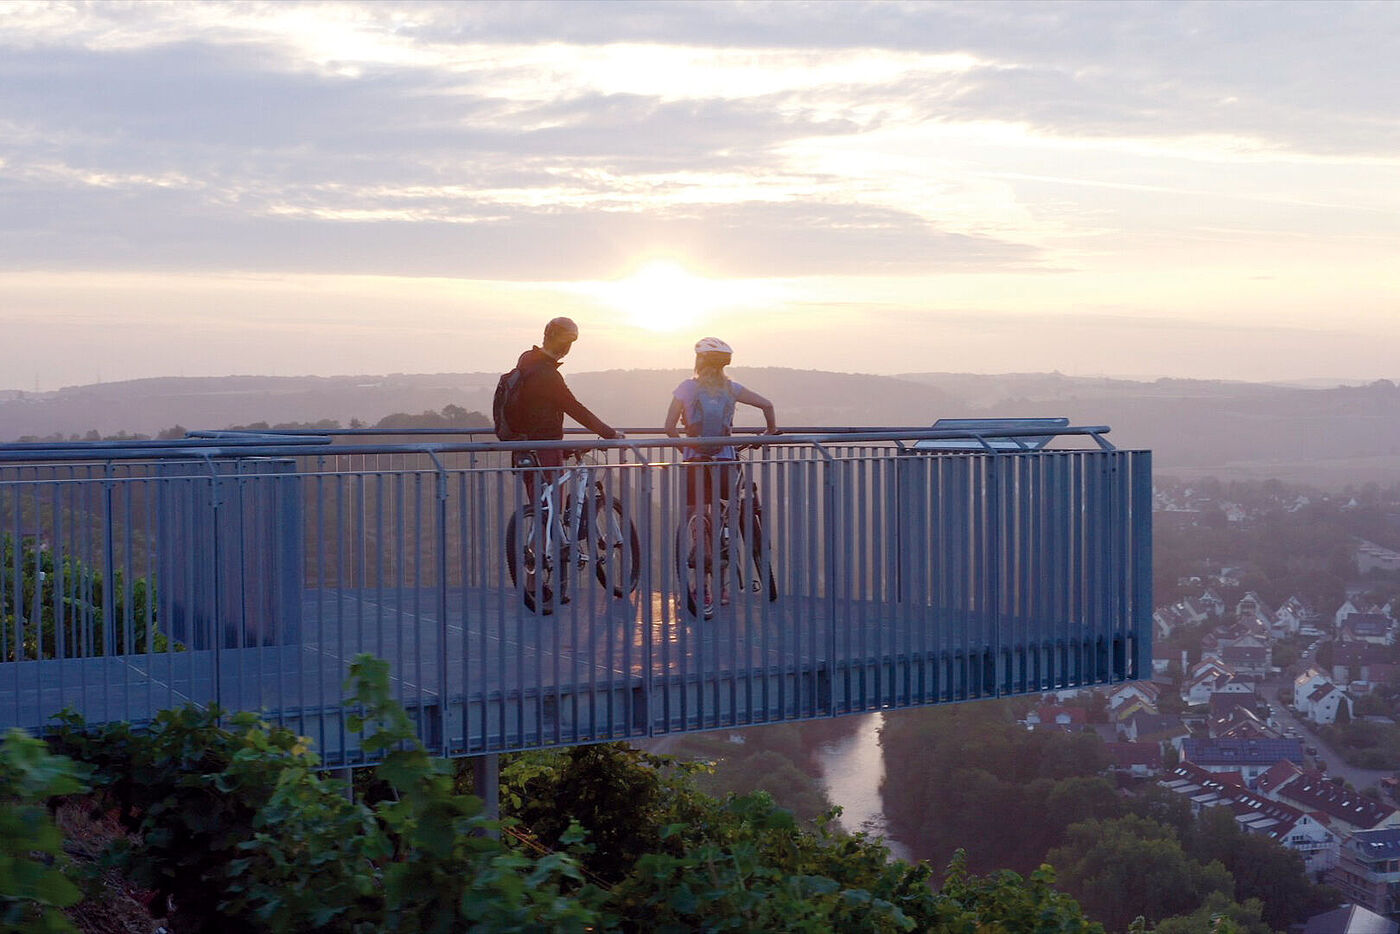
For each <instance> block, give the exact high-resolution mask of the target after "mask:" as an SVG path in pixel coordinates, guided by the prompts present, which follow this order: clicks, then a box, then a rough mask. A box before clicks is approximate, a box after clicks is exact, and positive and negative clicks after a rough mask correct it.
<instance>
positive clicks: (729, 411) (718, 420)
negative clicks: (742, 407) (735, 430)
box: [695, 392, 734, 438]
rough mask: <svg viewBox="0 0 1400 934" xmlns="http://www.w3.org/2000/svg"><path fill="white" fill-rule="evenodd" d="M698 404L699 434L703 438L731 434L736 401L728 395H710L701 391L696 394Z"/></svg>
mask: <svg viewBox="0 0 1400 934" xmlns="http://www.w3.org/2000/svg"><path fill="white" fill-rule="evenodd" d="M695 402H696V406H695V408H696V409H697V410H698V411H696V412H695V414H697V415H699V416H700V418H699V425H697V426H696V427H697V428H698V429H699V431H698V432H697V435H698V436H699V437H702V438H716V437H719V436H720V435H727V434H729V432H730V430H731V428H730V426H731V423H732V421H733V418H734V403H733V400H732V399H730V398H729V397H728V396H727V395H725V396H719V395H710V394H709V393H707V392H701V393H698V394H697V395H696V399H695Z"/></svg>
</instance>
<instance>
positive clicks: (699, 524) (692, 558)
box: [676, 516, 719, 619]
mask: <svg viewBox="0 0 1400 934" xmlns="http://www.w3.org/2000/svg"><path fill="white" fill-rule="evenodd" d="M709 530H710V524H709V523H708V522H705V521H704V520H702V519H701V518H700V517H699V516H691V517H689V518H688V519H686V520H685V521H684V522H682V523H681V525H680V528H678V529H676V576H677V578H678V579H679V580H680V583H681V589H682V590H683V591H684V592H685V608H686V610H687V611H688V612H689V613H690V615H691V616H700V615H703V616H704V617H705V619H711V618H713V617H714V615H715V609H716V605H715V587H716V585H717V584H718V583H719V581H718V580H717V579H716V577H715V574H714V568H715V565H716V564H717V562H716V561H715V560H714V555H713V553H712V552H713V548H712V545H711V542H710V535H709Z"/></svg>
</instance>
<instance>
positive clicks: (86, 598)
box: [0, 535, 168, 661]
mask: <svg viewBox="0 0 1400 934" xmlns="http://www.w3.org/2000/svg"><path fill="white" fill-rule="evenodd" d="M107 594H108V588H107V586H106V584H105V581H104V579H103V574H102V572H101V571H98V570H96V569H94V568H92V567H90V566H88V565H87V564H86V563H85V562H83V561H80V560H79V559H78V558H76V557H74V556H73V555H71V554H64V555H63V556H62V558H61V559H58V560H56V559H55V557H54V553H53V551H52V550H50V549H48V548H46V547H42V546H39V545H37V544H36V543H35V541H34V539H33V538H29V537H24V538H21V540H20V543H19V546H18V553H16V545H15V540H14V538H13V536H10V535H3V536H0V626H3V628H4V631H5V632H9V633H16V634H18V633H21V632H22V633H23V638H22V639H20V638H19V636H18V635H16V638H15V640H14V641H8V642H7V643H6V645H5V647H4V652H3V656H0V661H15V660H17V659H21V658H22V659H39V658H75V657H78V656H84V657H86V656H93V655H105V654H108V652H109V650H110V651H113V652H116V653H124V652H138V651H139V652H151V651H155V652H161V651H165V650H166V648H167V646H168V643H167V640H166V636H165V635H164V633H162V632H160V630H159V628H158V627H157V626H156V624H155V606H154V604H153V602H152V601H153V591H152V588H151V586H150V583H149V582H148V581H147V580H146V579H145V578H137V579H136V580H133V581H131V582H130V586H129V587H128V586H127V582H126V579H125V576H124V574H123V572H122V570H121V569H120V568H117V569H116V572H115V577H114V583H113V587H112V588H111V595H112V596H111V600H112V618H113V620H115V623H116V625H115V627H114V633H113V637H114V641H115V645H114V646H111V647H109V646H107V645H106V644H105V643H106V635H105V632H106V627H105V626H104V625H103V621H104V620H103V615H104V612H105V609H106V607H105V604H106V602H107V599H108V598H107Z"/></svg>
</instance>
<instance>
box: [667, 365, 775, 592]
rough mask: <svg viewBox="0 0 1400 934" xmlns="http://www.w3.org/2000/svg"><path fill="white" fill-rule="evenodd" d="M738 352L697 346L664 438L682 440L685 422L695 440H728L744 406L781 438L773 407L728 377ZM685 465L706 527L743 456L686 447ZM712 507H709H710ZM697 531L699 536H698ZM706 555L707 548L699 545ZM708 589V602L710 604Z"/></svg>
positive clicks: (689, 497) (727, 449) (724, 448)
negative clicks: (759, 414)
mask: <svg viewBox="0 0 1400 934" xmlns="http://www.w3.org/2000/svg"><path fill="white" fill-rule="evenodd" d="M733 356H734V350H733V348H731V347H730V346H729V345H728V344H726V343H725V342H724V341H722V340H720V339H719V338H717V337H702V338H701V339H700V340H699V341H697V342H696V344H695V377H694V378H693V379H688V380H686V381H685V382H683V383H681V384H680V385H679V386H677V387H676V389H675V392H674V393H672V395H671V406H670V408H669V409H667V411H666V434H667V435H669V436H670V437H672V438H679V437H680V432H679V431H678V430H677V424H678V423H679V422H681V421H682V420H683V421H684V422H685V433H686V435H687V436H688V437H691V438H718V437H727V436H729V435H730V434H731V433H732V432H733V427H734V408H735V406H736V405H737V404H738V403H740V402H742V403H744V404H745V405H751V406H754V407H755V408H757V409H761V410H762V411H763V419H764V421H765V422H766V423H767V427H766V429H765V434H770V435H775V434H777V433H778V423H777V420H776V418H775V417H774V414H773V403H771V402H769V401H768V400H767V399H765V398H763V397H762V396H760V395H759V394H758V393H756V392H754V391H753V390H751V389H746V388H745V387H743V386H741V385H740V384H738V383H736V382H734V380H732V379H730V378H729V377H728V376H726V375H725V373H724V368H725V367H726V366H728V365H729V361H730V360H731V359H733ZM682 452H683V455H684V457H685V461H686V463H687V464H688V465H689V466H688V467H687V468H686V472H685V498H686V503H687V504H688V506H689V511H690V515H691V516H695V515H697V514H703V515H705V517H706V523H705V525H706V526H707V527H708V526H709V525H710V523H711V522H712V521H713V519H712V518H711V517H712V516H713V515H717V514H718V513H717V512H716V510H715V507H717V506H718V505H719V504H721V503H724V502H727V501H728V500H729V497H730V493H731V489H732V487H733V483H734V477H735V475H736V474H737V472H738V466H737V465H738V459H739V454H738V451H737V449H736V448H735V447H734V445H732V444H726V445H721V446H715V445H705V447H704V448H703V449H702V448H700V447H685V448H682ZM707 504H708V505H709V508H708V509H707V508H705V507H706V505H707ZM698 531H699V530H698V529H697V534H698ZM697 547H699V548H700V549H701V550H703V545H701V544H700V543H698V542H697ZM708 590H709V588H708V585H707V587H706V591H707V592H706V602H707V603H708V601H709V594H708ZM728 590H729V588H728V584H727V582H726V584H725V586H724V587H723V588H722V595H721V598H720V602H721V603H728V602H729V592H728Z"/></svg>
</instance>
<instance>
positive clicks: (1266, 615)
mask: <svg viewBox="0 0 1400 934" xmlns="http://www.w3.org/2000/svg"><path fill="white" fill-rule="evenodd" d="M1273 616H1274V611H1273V610H1271V609H1269V607H1268V605H1267V604H1265V603H1264V601H1263V600H1261V599H1260V598H1259V595H1258V594H1257V593H1255V592H1254V591H1252V590H1251V591H1249V592H1248V593H1246V594H1245V595H1244V596H1243V597H1241V598H1240V602H1239V603H1236V604H1235V619H1237V620H1240V621H1247V620H1260V621H1262V622H1263V623H1264V624H1265V625H1268V624H1269V623H1270V622H1272V621H1273Z"/></svg>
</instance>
